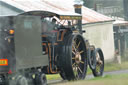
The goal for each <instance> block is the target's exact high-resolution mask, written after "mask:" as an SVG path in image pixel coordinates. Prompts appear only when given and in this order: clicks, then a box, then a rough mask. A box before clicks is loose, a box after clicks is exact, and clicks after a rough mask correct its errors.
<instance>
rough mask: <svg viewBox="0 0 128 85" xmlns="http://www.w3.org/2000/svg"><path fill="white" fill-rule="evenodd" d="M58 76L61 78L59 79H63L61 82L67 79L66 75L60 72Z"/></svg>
mask: <svg viewBox="0 0 128 85" xmlns="http://www.w3.org/2000/svg"><path fill="white" fill-rule="evenodd" d="M60 76H61V78H62V79H63V80H66V79H67V78H66V75H65V73H64V71H61V72H60Z"/></svg>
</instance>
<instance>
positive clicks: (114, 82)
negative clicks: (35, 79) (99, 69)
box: [56, 74, 128, 85]
mask: <svg viewBox="0 0 128 85" xmlns="http://www.w3.org/2000/svg"><path fill="white" fill-rule="evenodd" d="M56 85H128V74H120V75H106V76H104V77H102V78H101V77H98V78H93V79H90V80H81V81H74V82H66V83H61V84H56Z"/></svg>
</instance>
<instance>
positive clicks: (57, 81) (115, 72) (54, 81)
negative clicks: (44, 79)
mask: <svg viewBox="0 0 128 85" xmlns="http://www.w3.org/2000/svg"><path fill="white" fill-rule="evenodd" d="M122 73H128V69H126V70H119V71H111V72H104V75H118V74H122ZM92 78H94V77H93V75H87V76H86V78H85V79H86V80H88V79H92ZM64 82H68V81H67V80H50V81H48V85H56V84H57V83H64Z"/></svg>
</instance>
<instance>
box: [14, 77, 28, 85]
mask: <svg viewBox="0 0 128 85" xmlns="http://www.w3.org/2000/svg"><path fill="white" fill-rule="evenodd" d="M16 82H17V83H16V85H28V81H27V78H26V77H24V76H22V75H18V76H17V77H16Z"/></svg>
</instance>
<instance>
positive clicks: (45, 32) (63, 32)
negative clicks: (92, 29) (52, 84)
mask: <svg viewBox="0 0 128 85" xmlns="http://www.w3.org/2000/svg"><path fill="white" fill-rule="evenodd" d="M67 14H68V13H67ZM67 14H65V13H63V14H59V13H53V12H47V11H30V12H25V13H22V14H20V15H17V16H1V17H0V85H30V84H32V85H46V77H45V74H57V73H59V74H60V75H61V77H62V78H63V79H67V80H79V79H84V78H85V76H86V72H87V68H88V64H89V66H90V68H91V69H92V72H93V74H94V76H96V77H97V76H102V74H103V70H104V56H103V53H102V50H101V49H100V48H95V47H94V46H93V45H90V44H89V42H88V41H87V40H86V39H84V38H83V36H82V33H83V32H84V31H83V30H82V28H81V20H82V16H81V15H80V14H77V13H72V14H69V15H67Z"/></svg>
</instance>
